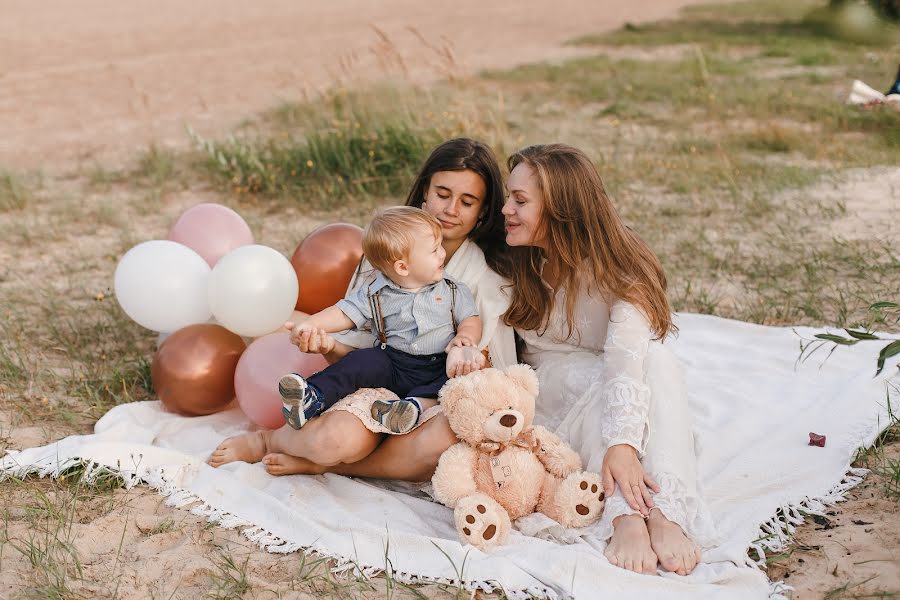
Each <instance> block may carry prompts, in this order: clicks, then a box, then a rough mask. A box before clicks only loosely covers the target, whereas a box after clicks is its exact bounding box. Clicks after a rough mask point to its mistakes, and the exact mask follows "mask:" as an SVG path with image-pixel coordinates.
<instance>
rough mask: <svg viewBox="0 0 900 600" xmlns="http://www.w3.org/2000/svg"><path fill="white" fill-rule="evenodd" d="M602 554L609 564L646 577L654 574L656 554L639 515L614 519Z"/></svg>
mask: <svg viewBox="0 0 900 600" xmlns="http://www.w3.org/2000/svg"><path fill="white" fill-rule="evenodd" d="M657 512H658V511H657ZM603 554H605V555H606V558H607V559H608V560H609V562H611V563H612V564H614V565H616V566H618V567H622V568H623V569H628V570H629V571H634V572H635V573H644V574H646V575H655V574H656V563H657V558H656V554H654V552H653V548H652V547H651V546H650V535H649V533H648V532H647V525H646V524H645V523H644V518H643V517H642V516H640V515H622V516H621V517H616V519H615V520H614V521H613V534H612V538H610V540H609V545H608V546H607V547H606V550H605V551H604V552H603Z"/></svg>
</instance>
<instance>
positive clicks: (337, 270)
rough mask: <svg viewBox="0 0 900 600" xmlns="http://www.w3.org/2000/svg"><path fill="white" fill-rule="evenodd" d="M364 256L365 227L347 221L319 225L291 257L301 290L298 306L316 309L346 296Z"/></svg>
mask: <svg viewBox="0 0 900 600" xmlns="http://www.w3.org/2000/svg"><path fill="white" fill-rule="evenodd" d="M361 258H362V229H360V228H359V227H357V226H356V225H350V224H348V223H333V224H331V225H326V226H324V227H320V228H318V229H316V230H315V231H313V232H312V233H310V234H309V235H308V236H306V239H304V240H303V241H302V242H300V245H299V246H297V249H296V250H294V255H293V256H292V257H291V264H292V265H294V270H295V271H296V272H297V280H298V281H299V282H300V291H299V293H298V294H297V310H300V311H303V312H305V313H310V314H312V313H316V312H319V311H320V310H322V309H323V308H327V307H329V306H331V305H332V304H334V303H335V302H337V301H338V300H340V299H341V298H343V297H344V294H345V293H346V292H347V286H348V285H350V279H351V278H352V277H353V273H354V271H356V267H357V266H358V265H359V261H360V259H361Z"/></svg>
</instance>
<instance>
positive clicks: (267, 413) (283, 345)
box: [234, 331, 328, 429]
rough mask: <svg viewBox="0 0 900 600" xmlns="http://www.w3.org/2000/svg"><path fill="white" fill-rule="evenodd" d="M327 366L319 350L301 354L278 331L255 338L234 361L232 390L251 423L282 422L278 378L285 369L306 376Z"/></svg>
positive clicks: (269, 424) (272, 424)
mask: <svg viewBox="0 0 900 600" xmlns="http://www.w3.org/2000/svg"><path fill="white" fill-rule="evenodd" d="M327 366H328V362H327V361H326V360H325V359H324V358H322V355H320V354H304V353H303V352H300V350H298V349H297V346H294V345H293V344H291V342H290V339H289V334H288V333H287V332H286V331H284V332H282V331H278V332H275V333H270V334H268V335H264V336H262V337H260V338H256V340H254V341H253V343H252V344H250V345H249V346H248V347H247V349H246V350H244V353H243V354H241V358H240V360H239V361H238V364H237V370H235V373H234V391H235V395H236V396H237V402H238V404H239V405H240V407H241V410H243V411H244V414H245V415H247V418H249V419H250V420H251V421H252V422H253V423H256V424H257V425H259V426H260V427H265V428H266V429H277V428H279V427H281V426H282V425H284V415H282V413H281V396H280V395H279V394H278V380H279V379H281V377H282V375H286V374H287V373H299V374H300V375H303V376H304V377H309V376H310V375H312V374H313V373H318V372H319V371H321V370H322V369H324V368H325V367H327Z"/></svg>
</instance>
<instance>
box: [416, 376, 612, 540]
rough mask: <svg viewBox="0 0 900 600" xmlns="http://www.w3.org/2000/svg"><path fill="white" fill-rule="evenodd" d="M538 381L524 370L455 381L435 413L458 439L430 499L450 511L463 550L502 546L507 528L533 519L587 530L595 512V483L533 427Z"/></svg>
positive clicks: (557, 442)
mask: <svg viewBox="0 0 900 600" xmlns="http://www.w3.org/2000/svg"><path fill="white" fill-rule="evenodd" d="M537 395H538V379H537V375H536V374H535V372H534V371H533V370H532V369H531V367H529V366H527V365H513V366H511V367H508V368H507V369H505V370H501V369H496V368H487V369H482V370H480V371H475V372H474V373H470V374H469V375H465V376H461V377H456V378H454V379H451V380H450V381H449V382H447V383H446V384H445V385H444V387H443V388H442V389H441V391H440V402H441V408H442V410H443V412H444V414H445V415H446V417H447V419H448V421H449V422H450V428H451V429H452V430H453V432H454V433H455V434H456V436H457V437H458V438H459V439H460V442H459V443H458V444H455V445H454V446H451V447H450V448H448V449H447V450H446V451H445V452H444V453H443V454H442V455H441V457H440V459H439V461H438V466H437V470H436V471H435V473H434V476H433V477H432V480H431V481H432V485H433V486H434V496H435V498H436V499H437V500H438V501H439V502H441V503H443V504H445V505H447V506H449V507H450V508H452V509H454V520H455V523H456V529H457V532H458V533H459V536H460V539H461V540H462V542H463V543H469V544H472V545H473V546H475V547H476V548H479V549H481V550H490V549H491V548H494V547H496V546H498V545H500V544H503V543H504V541H505V540H506V539H507V537H508V535H509V530H510V527H511V521H512V520H514V519H517V518H519V517H522V516H525V515H528V514H531V513H533V512H536V511H537V512H541V513H544V514H545V515H547V516H548V517H550V518H551V519H553V520H555V521H556V522H558V523H560V524H561V525H563V526H565V527H585V526H587V525H590V524H592V523H595V522H596V521H597V520H599V518H600V513H601V511H602V510H603V503H604V502H603V501H604V497H603V486H602V485H601V480H600V476H599V475H597V474H595V473H586V472H584V471H582V470H581V458H580V457H579V456H578V454H577V453H576V452H575V451H574V450H573V449H572V448H571V447H570V446H569V445H568V444H566V443H565V442H563V441H562V440H561V439H560V438H559V437H558V436H557V435H555V434H553V433H551V432H549V431H548V430H546V429H544V428H543V427H540V426H538V427H533V426H532V421H533V419H534V408H535V399H536V398H537Z"/></svg>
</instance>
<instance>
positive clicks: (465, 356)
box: [447, 342, 487, 379]
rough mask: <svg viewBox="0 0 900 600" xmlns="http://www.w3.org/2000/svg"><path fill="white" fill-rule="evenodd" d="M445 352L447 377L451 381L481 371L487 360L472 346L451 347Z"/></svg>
mask: <svg viewBox="0 0 900 600" xmlns="http://www.w3.org/2000/svg"><path fill="white" fill-rule="evenodd" d="M451 346H452V347H451V348H450V349H449V350H448V352H447V377H449V378H451V379H453V378H454V377H459V376H460V375H468V374H469V373H473V372H475V371H477V370H479V369H483V368H484V366H485V364H486V363H487V360H486V359H485V357H484V354H482V353H481V352H479V351H478V349H477V348H475V347H474V345H471V346H453V345H452V342H451Z"/></svg>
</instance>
